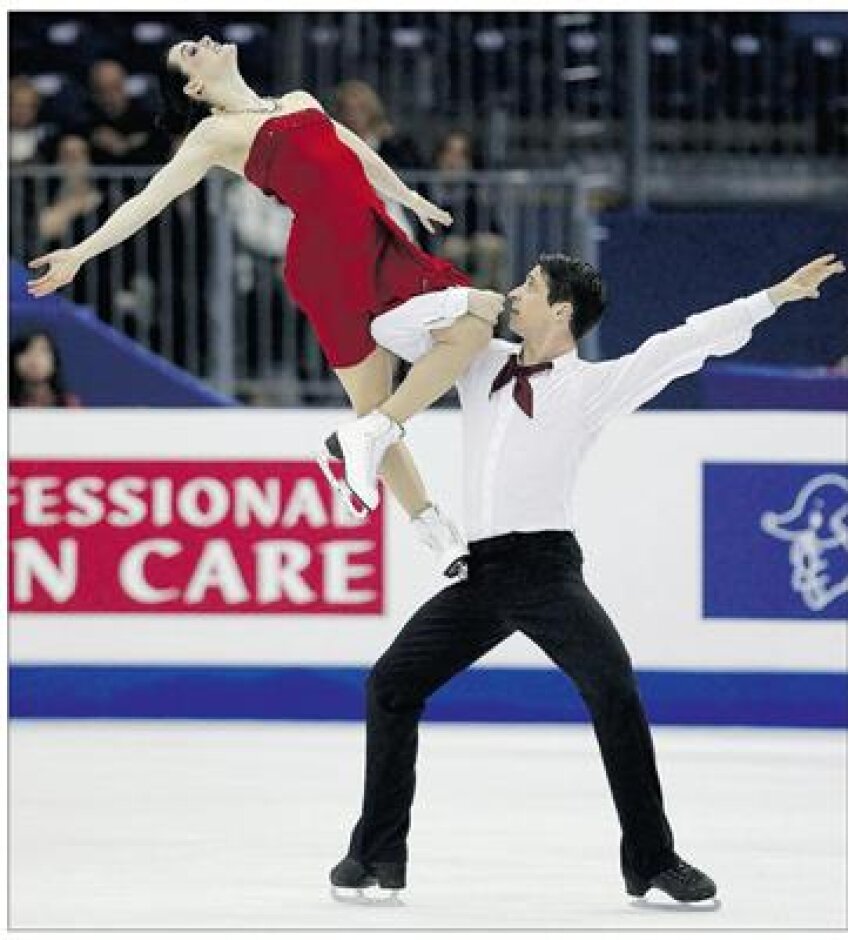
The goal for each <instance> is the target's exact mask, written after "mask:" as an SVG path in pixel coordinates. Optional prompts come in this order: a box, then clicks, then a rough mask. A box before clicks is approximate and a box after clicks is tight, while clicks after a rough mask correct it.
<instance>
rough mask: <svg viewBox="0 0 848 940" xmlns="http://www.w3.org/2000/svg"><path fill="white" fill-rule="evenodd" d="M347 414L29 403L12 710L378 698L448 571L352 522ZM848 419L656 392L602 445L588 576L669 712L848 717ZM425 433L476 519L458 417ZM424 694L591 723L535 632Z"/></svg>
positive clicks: (504, 717)
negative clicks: (392, 653) (651, 405)
mask: <svg viewBox="0 0 848 940" xmlns="http://www.w3.org/2000/svg"><path fill="white" fill-rule="evenodd" d="M347 418H348V414H347V413H346V412H338V411H297V410H294V411H290V410H286V411H270V410H250V411H248V410H244V411H242V410H232V411H227V412H221V411H216V412H211V411H156V412H154V411H138V412H136V411H125V410H108V411H107V410H103V411H98V412H88V413H87V412H84V411H81V412H76V413H58V412H52V413H51V412H45V413H23V412H16V413H14V414H13V415H12V417H11V422H10V443H11V447H10V454H11V459H12V464H11V468H10V486H11V491H10V496H11V505H12V514H11V517H10V542H11V546H12V555H11V558H10V603H11V607H12V614H11V618H10V658H11V663H12V671H11V676H10V679H11V689H10V691H11V708H12V714H13V715H17V716H23V715H27V716H30V717H38V716H48V715H49V716H51V717H63V716H64V717H71V716H87V717H122V716H127V717H135V716H150V717H152V716H156V717H163V718H166V717H221V718H227V717H233V718H238V717H251V718H257V717H258V718H261V717H267V718H301V717H308V718H342V719H347V718H351V719H355V718H358V717H360V716H361V713H362V682H363V679H364V675H365V674H366V672H367V668H368V666H369V665H370V664H371V663H373V662H374V661H375V660H376V658H377V657H378V656H379V654H380V652H381V651H382V650H383V649H384V648H385V647H386V646H387V645H388V643H389V642H390V641H391V639H392V637H393V636H394V635H395V634H396V633H397V631H398V630H399V629H400V627H401V626H402V625H403V623H404V622H405V620H406V619H407V617H408V616H409V615H410V614H411V613H412V612H413V611H414V610H415V609H416V607H417V606H418V605H419V604H420V603H421V602H423V601H424V600H425V599H426V598H427V597H429V596H430V595H432V594H433V593H434V592H435V591H437V590H439V589H440V588H441V587H442V586H443V585H444V582H443V581H442V579H441V578H439V577H438V576H437V575H436V574H435V573H434V571H433V569H432V566H431V563H430V561H429V558H428V557H427V555H426V553H425V550H424V549H423V548H421V547H419V546H418V545H417V543H416V542H415V541H414V537H413V535H412V533H411V531H410V527H409V526H408V524H407V522H406V520H405V519H404V518H403V515H402V513H401V512H400V511H399V510H398V508H397V507H396V506H395V505H394V503H393V501H391V500H386V502H385V504H384V509H383V512H382V514H380V515H379V516H377V517H375V518H372V519H370V520H369V521H368V522H367V523H366V524H365V525H363V526H357V525H354V524H352V521H351V520H349V519H347V518H346V517H345V516H344V514H343V513H341V512H340V511H339V507H338V506H337V505H335V504H334V502H333V499H332V496H331V494H330V492H329V489H328V488H327V487H326V484H325V483H324V481H323V478H321V477H320V475H318V474H317V473H316V472H315V469H314V467H313V465H312V463H311V454H312V451H313V450H314V448H315V447H316V446H317V445H318V443H319V442H320V440H321V439H322V437H323V435H324V433H325V432H326V431H327V430H329V429H331V428H332V427H333V426H335V425H336V424H337V423H339V422H340V421H342V420H346V419H347ZM845 431H846V428H845V420H844V418H843V417H842V416H841V415H838V414H833V413H829V414H825V413H821V414H817V413H809V412H806V413H803V412H797V413H793V412H774V413H772V412H756V413H753V412H752V413H746V412H741V413H736V414H734V413H727V412H721V413H709V412H707V413H704V412H676V413H663V412H651V413H643V414H638V415H634V416H632V417H629V418H625V419H622V420H619V421H618V422H615V423H613V424H611V425H610V427H609V428H607V430H606V431H605V432H604V434H603V435H602V436H601V438H600V439H599V441H598V442H597V444H596V446H595V448H594V450H593V451H592V452H591V453H590V455H589V457H588V458H587V460H586V462H585V464H584V467H583V471H582V474H581V478H580V480H579V482H578V489H577V494H576V506H577V524H576V529H577V535H578V538H579V539H580V541H581V544H582V546H583V550H584V555H585V558H586V562H585V568H584V574H585V577H586V580H587V583H588V584H589V585H590V587H591V588H592V590H593V591H594V592H595V594H596V595H597V596H598V597H599V599H600V600H601V601H602V603H603V604H604V607H605V608H606V609H607V611H608V612H609V614H610V615H611V616H612V618H613V620H614V621H615V623H616V625H617V626H618V629H619V631H620V632H621V634H622V636H623V638H624V640H625V642H626V644H627V646H628V648H629V650H630V652H631V656H632V658H633V661H634V664H635V666H636V668H637V671H638V673H639V675H640V680H641V687H642V691H643V695H644V697H645V700H646V704H647V706H648V709H649V711H651V713H652V715H653V716H654V718H655V720H657V721H660V722H664V723H670V724H679V723H695V724H699V723H715V724H754V725H757V724H778V725H781V724H783V725H788V726H791V725H795V726H844V725H845V724H846V682H845V670H846V627H845V616H846V604H848V563H846V562H848V552H847V551H846V549H845V546H844V543H840V542H839V539H838V537H834V533H836V536H838V534H839V524H840V520H842V519H844V518H845V505H846V503H848V495H846V494H848V481H846V475H845V467H844V459H845ZM408 441H409V443H410V445H411V447H412V449H413V452H414V454H415V456H416V458H417V460H418V462H419V465H420V467H421V468H422V471H423V474H424V476H425V479H426V480H427V482H428V485H429V487H430V490H431V492H432V493H433V494H434V496H435V498H436V499H437V500H438V501H439V502H440V503H441V504H442V505H443V506H444V507H445V508H446V509H447V510H448V511H449V512H451V513H452V514H454V515H455V516H457V517H459V516H461V509H462V481H461V447H462V440H461V434H460V424H459V416H458V414H457V413H456V412H451V411H447V412H439V413H433V414H427V415H424V416H422V417H420V418H418V419H416V420H415V421H413V422H412V423H411V425H410V428H409V434H408ZM275 481H276V482H275ZM518 561H520V560H517V563H518ZM428 715H429V716H430V717H432V718H434V719H441V720H471V721H526V720H538V721H560V720H565V721H567V720H572V721H581V720H584V719H585V713H584V712H583V710H582V706H581V704H580V702H579V700H578V699H577V697H576V696H575V695H574V693H573V691H572V690H571V688H570V687H569V686H568V684H567V683H563V682H562V681H561V678H560V677H559V675H558V674H557V673H556V672H555V671H553V670H552V669H550V668H549V665H548V663H547V661H546V660H545V658H544V656H543V655H542V654H541V653H540V652H539V651H538V650H537V649H536V648H535V647H533V646H532V644H530V643H529V642H528V641H527V640H526V639H525V638H524V637H523V636H521V635H516V636H514V637H512V638H511V639H510V640H509V641H507V642H506V643H504V644H502V645H501V646H500V647H499V648H498V649H496V650H494V651H493V652H492V653H491V654H490V655H489V656H487V657H486V658H485V659H484V660H482V661H481V663H480V664H479V665H478V666H477V667H476V668H475V669H473V670H471V671H470V672H469V673H467V674H466V675H465V676H462V677H459V678H458V679H456V680H454V682H452V683H451V684H450V685H449V686H447V687H446V688H445V689H443V690H442V691H441V692H440V693H439V695H438V696H437V697H436V698H434V701H433V703H432V706H431V708H430V710H429V712H428Z"/></svg>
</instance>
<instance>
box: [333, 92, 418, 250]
mask: <svg viewBox="0 0 848 940" xmlns="http://www.w3.org/2000/svg"><path fill="white" fill-rule="evenodd" d="M332 111H333V115H334V117H335V118H336V120H337V121H339V123H340V124H344V125H345V127H348V128H350V130H352V131H353V132H354V133H355V134H357V135H358V136H359V137H361V138H362V139H363V140H364V141H365V143H366V144H368V146H369V147H370V148H371V149H372V150H375V151H376V152H377V153H378V154H379V155H380V157H381V158H382V159H383V160H385V161H386V163H388V164H389V166H390V167H392V168H393V169H409V168H412V169H421V167H422V166H423V165H424V161H423V159H422V157H421V152H420V151H419V149H418V147H417V146H416V145H415V142H414V141H413V140H412V139H411V138H410V137H406V136H405V135H402V134H399V133H397V131H396V130H395V129H394V127H393V126H392V124H391V122H390V121H389V119H388V117H387V115H386V109H385V106H384V105H383V102H382V101H381V100H380V96H379V95H378V94H377V92H376V91H374V89H373V88H372V87H371V86H370V85H369V84H368V83H367V82H363V81H360V80H359V79H355V78H352V79H348V80H346V81H343V82H342V83H341V84H340V85H338V86H337V87H336V90H335V94H334V101H333V108H332ZM384 202H385V205H386V209H387V210H388V212H389V214H390V215H391V217H392V218H393V219H394V220H395V222H397V224H398V225H399V226H400V227H401V228H402V229H403V230H404V232H406V234H407V235H408V236H409V237H410V238H413V239H414V238H415V236H414V233H413V229H412V226H411V224H410V222H409V220H408V219H407V217H406V215H405V213H404V211H403V208H402V207H401V206H400V205H398V204H397V203H395V202H392V201H390V200H384Z"/></svg>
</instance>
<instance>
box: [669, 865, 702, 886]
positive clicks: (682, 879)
mask: <svg viewBox="0 0 848 940" xmlns="http://www.w3.org/2000/svg"><path fill="white" fill-rule="evenodd" d="M666 874H667V875H668V876H669V877H670V878H673V879H674V880H675V881H677V882H678V883H680V884H694V883H695V882H696V881H699V880H700V878H701V873H700V872H699V871H698V869H697V868H693V867H692V866H691V865H690V864H689V863H688V862H684V861H683V860H682V859H679V860H678V861H676V862H675V863H674V864H673V865H672V866H671V868H669V869H668V871H667V872H666Z"/></svg>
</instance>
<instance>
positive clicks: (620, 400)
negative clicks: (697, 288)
mask: <svg viewBox="0 0 848 940" xmlns="http://www.w3.org/2000/svg"><path fill="white" fill-rule="evenodd" d="M844 270H845V265H844V264H843V262H842V261H840V260H838V259H837V258H836V256H835V255H824V256H822V257H821V258H817V259H816V260H815V261H811V262H810V263H809V264H806V265H804V267H802V268H799V269H798V270H797V271H795V273H794V274H791V275H790V276H789V277H787V278H785V279H784V280H782V281H780V282H779V283H777V284H774V285H773V286H772V287H769V288H767V289H766V290H763V291H760V292H759V293H757V294H752V295H751V296H750V297H743V298H741V299H739V300H734V301H733V302H732V303H729V304H724V305H722V306H720V307H713V308H712V309H711V310H706V311H705V312H703V313H697V314H694V315H693V316H691V317H687V319H686V322H685V323H683V324H682V325H681V326H678V327H675V328H674V329H671V330H666V331H665V332H663V333H657V334H655V335H654V336H651V337H650V338H649V339H647V340H646V341H645V342H644V343H642V345H641V346H640V347H639V348H638V349H637V350H635V351H634V352H632V353H630V354H629V355H627V356H622V357H621V358H620V359H613V360H611V361H609V362H599V363H597V364H593V365H592V366H590V367H589V369H588V370H587V375H586V381H585V385H584V388H585V390H586V393H585V399H584V415H585V418H586V422H587V424H588V426H589V427H590V429H597V428H599V427H600V426H601V425H602V424H604V423H605V422H606V421H608V420H610V419H611V418H614V417H616V416H617V415H621V414H626V413H628V412H631V411H635V409H636V408H638V407H639V406H640V405H643V404H644V403H645V402H646V401H650V400H651V399H652V398H653V397H654V396H655V395H656V394H658V393H659V392H660V391H662V389H664V388H665V387H666V386H667V385H668V384H669V383H670V382H672V381H673V380H674V379H676V378H679V377H680V376H682V375H688V374H689V373H691V372H697V370H698V369H700V368H701V366H702V365H703V364H704V361H705V360H706V359H707V358H708V357H709V356H726V355H729V354H730V353H733V352H736V350H737V349H741V348H742V346H744V345H745V343H747V342H748V340H749V339H750V338H751V331H752V329H753V328H754V327H755V326H756V325H757V323H760V322H762V321H763V320H765V319H767V318H768V317H770V316H771V315H772V314H773V313H774V312H775V310H777V308H778V307H779V306H780V305H781V304H784V303H789V302H791V301H795V300H805V299H815V298H817V297H818V296H819V291H820V289H821V285H822V283H823V282H824V281H826V280H827V279H828V278H829V277H832V276H833V275H834V274H841V273H842V272H843V271H844Z"/></svg>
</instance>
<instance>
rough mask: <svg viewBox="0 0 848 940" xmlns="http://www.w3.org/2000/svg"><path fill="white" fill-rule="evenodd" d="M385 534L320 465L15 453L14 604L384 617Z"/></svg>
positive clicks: (50, 608)
mask: <svg viewBox="0 0 848 940" xmlns="http://www.w3.org/2000/svg"><path fill="white" fill-rule="evenodd" d="M382 533H383V507H382V504H381V505H380V507H379V508H378V509H377V510H376V511H375V512H372V513H371V514H370V515H369V517H368V518H367V519H366V520H364V521H363V520H358V519H355V518H353V517H352V516H351V515H350V514H349V513H348V512H347V510H346V508H345V507H344V504H343V503H342V502H341V501H340V499H339V497H338V496H337V495H336V494H335V492H334V491H333V490H332V488H331V487H329V486H328V485H327V481H326V480H325V479H324V477H323V475H322V474H321V471H320V469H319V468H318V467H316V466H315V464H314V463H312V462H311V461H299V460H280V461H269V460H261V461H231V460H204V459H193V460H186V461H175V460H12V461H11V463H10V468H9V541H10V559H9V598H10V608H11V610H12V611H13V612H14V611H21V612H23V611H26V612H39V613H141V612H149V611H157V612H167V613H192V614H195V613H216V614H217V613H228V612H237V613H251V614H271V613H274V614H276V613H287V612H292V613H294V612H297V613H298V614H321V613H332V614H376V613H382V611H383V538H382Z"/></svg>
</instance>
